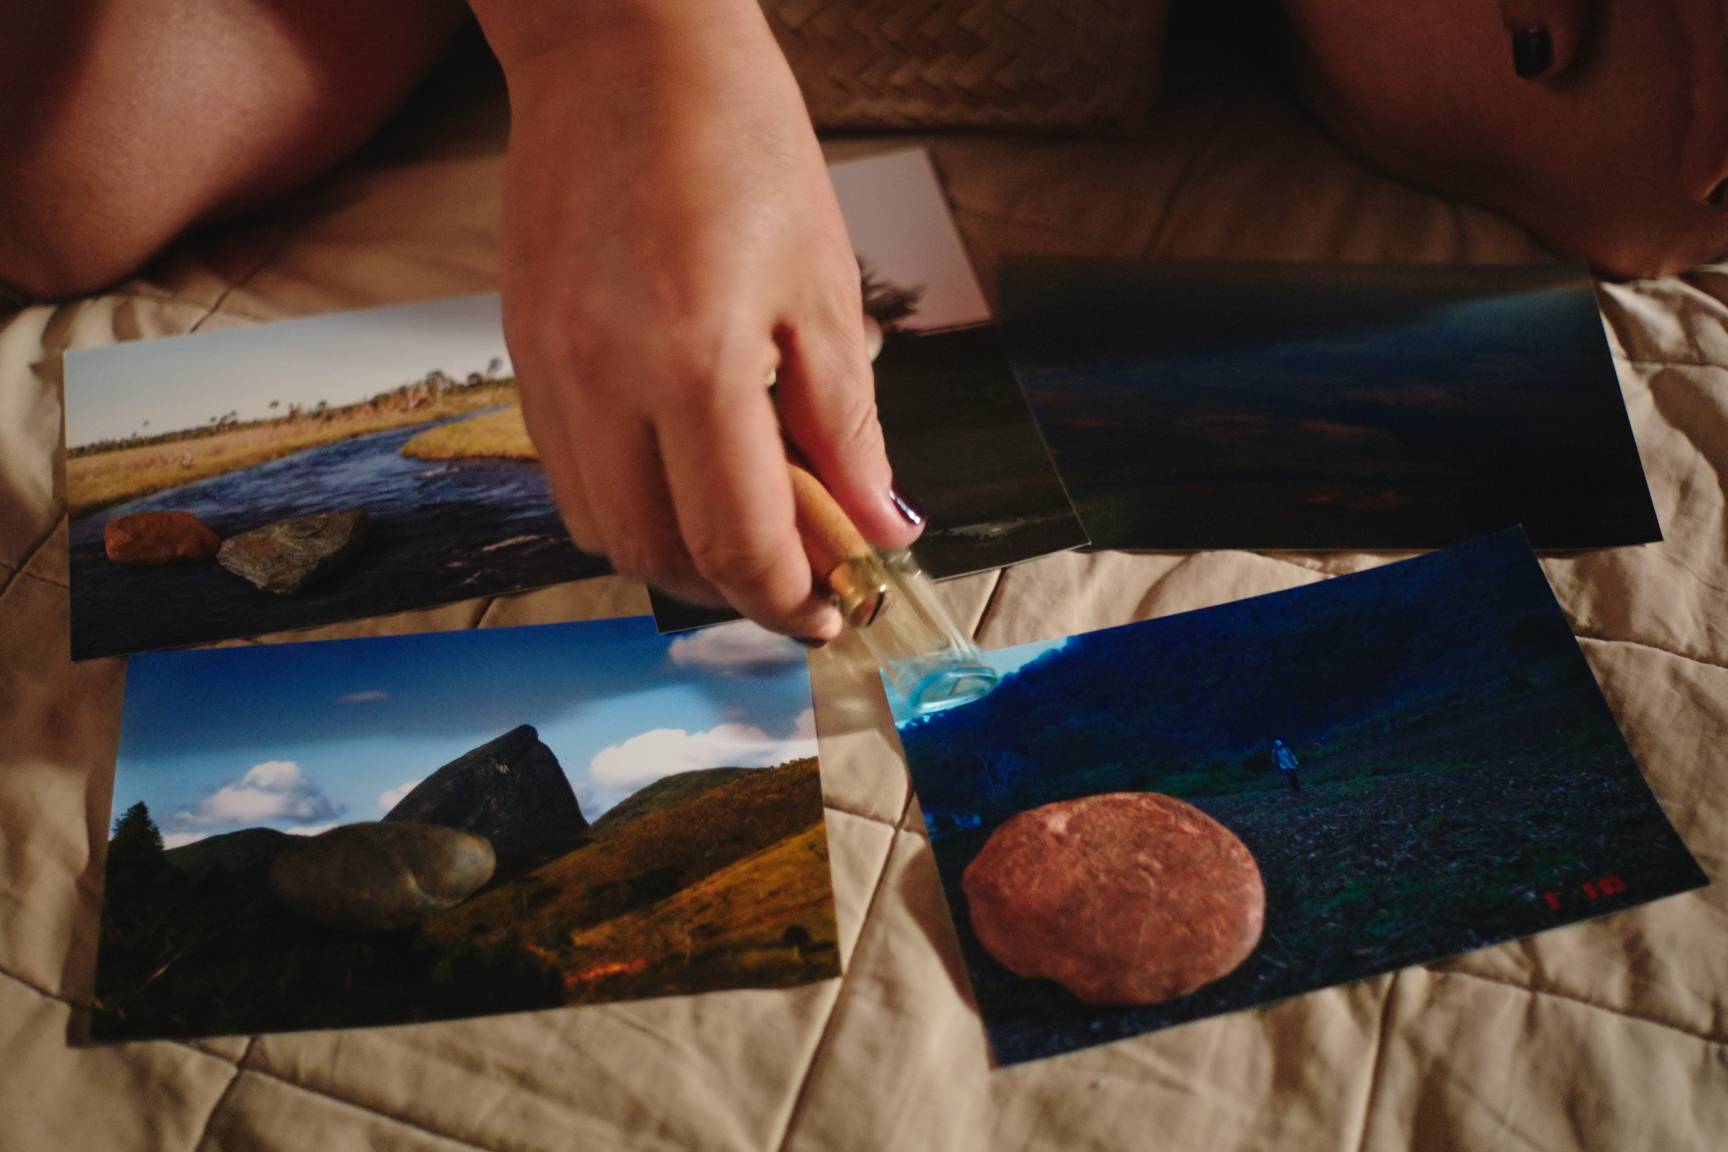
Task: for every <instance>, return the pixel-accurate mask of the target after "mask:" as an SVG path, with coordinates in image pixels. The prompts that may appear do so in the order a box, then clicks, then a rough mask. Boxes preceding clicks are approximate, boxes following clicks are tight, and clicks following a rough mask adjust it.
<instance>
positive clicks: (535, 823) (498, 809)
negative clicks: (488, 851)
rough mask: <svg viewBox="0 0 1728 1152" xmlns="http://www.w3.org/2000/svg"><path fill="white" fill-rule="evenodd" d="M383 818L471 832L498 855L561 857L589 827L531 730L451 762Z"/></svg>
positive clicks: (524, 729) (512, 732)
mask: <svg viewBox="0 0 1728 1152" xmlns="http://www.w3.org/2000/svg"><path fill="white" fill-rule="evenodd" d="M384 819H385V820H387V821H397V820H407V821H412V822H413V823H416V824H440V825H443V826H444V827H446V828H460V829H462V830H463V831H466V832H473V833H476V834H477V835H480V836H484V837H486V838H487V839H488V840H490V841H491V842H492V846H493V847H494V848H496V849H497V850H498V853H499V855H514V854H517V853H538V852H552V851H560V850H563V849H566V848H568V847H570V846H571V845H572V844H573V843H575V842H576V840H577V839H578V838H579V837H580V836H581V835H582V833H583V832H585V831H586V830H587V828H588V821H587V819H586V818H584V817H583V815H582V808H581V806H580V805H579V804H577V802H576V793H575V792H574V791H573V790H572V789H571V787H570V780H569V778H568V777H567V776H565V775H564V768H563V766H562V765H560V764H559V763H558V757H557V756H555V755H553V754H552V749H550V748H548V747H546V745H545V744H543V743H541V741H540V734H539V733H538V732H536V731H535V730H534V727H533V725H531V724H523V725H520V726H519V727H516V728H512V729H511V730H510V731H508V732H506V733H504V735H502V736H500V737H498V738H497V739H496V740H491V741H488V742H487V743H485V744H482V745H480V747H478V748H476V749H474V750H473V751H472V752H466V753H463V754H462V755H461V756H458V757H457V758H456V759H454V760H452V761H450V763H448V764H446V765H444V767H442V768H440V769H438V771H436V772H434V773H432V775H430V776H428V777H426V779H424V780H422V781H420V783H418V784H416V785H415V786H414V788H413V790H412V791H410V792H409V793H408V795H406V796H404V797H403V798H402V800H401V801H400V802H399V803H398V804H397V805H396V807H394V808H392V809H390V811H389V812H388V813H387V814H386V815H385V817H384Z"/></svg>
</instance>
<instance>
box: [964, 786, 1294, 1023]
mask: <svg viewBox="0 0 1728 1152" xmlns="http://www.w3.org/2000/svg"><path fill="white" fill-rule="evenodd" d="M961 886H962V888H963V889H964V891H965V893H966V900H967V903H968V904H969V905H970V906H971V921H972V930H973V931H974V932H975V933H976V934H977V936H978V941H979V943H981V944H983V945H984V947H985V949H986V950H988V951H989V953H990V955H992V956H994V957H995V958H996V959H997V960H999V961H1001V963H1002V965H1003V967H1005V968H1007V969H1008V970H1009V971H1011V972H1014V973H1016V974H1018V975H1021V976H1030V977H1043V978H1046V979H1050V980H1054V981H1056V982H1057V983H1059V984H1061V985H1062V986H1063V987H1065V988H1067V989H1068V990H1069V991H1070V992H1072V993H1074V995H1076V996H1078V997H1079V998H1080V999H1081V1000H1083V1001H1085V1002H1086V1003H1088V1004H1093V1005H1098V1006H1101V1007H1102V1006H1124V1005H1133V1004H1156V1003H1158V1002H1159V1001H1161V1000H1168V999H1170V998H1171V997H1173V996H1182V995H1185V994H1187V993H1189V992H1192V991H1194V990H1195V989H1196V988H1199V987H1201V986H1202V985H1204V984H1210V983H1211V982H1212V981H1214V980H1217V979H1218V978H1219V977H1221V976H1225V975H1227V974H1228V973H1230V972H1231V971H1233V970H1235V968H1236V966H1237V965H1239V964H1241V963H1242V961H1244V960H1246V959H1247V958H1248V954H1249V953H1251V952H1253V951H1254V947H1255V945H1256V944H1258V943H1259V942H1260V930H1261V926H1262V923H1263V921H1264V918H1265V911H1266V893H1265V889H1264V887H1263V886H1262V883H1261V879H1260V869H1259V867H1258V866H1257V865H1256V864H1255V863H1254V857H1253V855H1252V854H1251V853H1250V852H1249V851H1248V848H1247V846H1246V845H1244V844H1243V843H1242V841H1240V840H1238V839H1237V838H1236V836H1235V834H1234V833H1232V832H1231V831H1230V830H1229V829H1228V828H1226V827H1224V826H1223V825H1222V824H1220V823H1218V822H1217V821H1216V820H1214V819H1212V817H1210V816H1208V815H1206V813H1204V812H1202V811H1200V810H1199V809H1198V808H1195V807H1194V806H1193V805H1191V804H1186V803H1184V802H1183V801H1181V800H1177V799H1175V798H1174V797H1171V796H1163V795H1160V794H1158V793H1155V792H1111V793H1106V794H1104V795H1101V796H1086V797H1082V798H1080V799H1077V800H1064V801H1061V802H1059V803H1055V804H1046V805H1044V806H1043V807H1042V808H1034V809H1032V810H1030V811H1027V812H1022V813H1020V814H1019V815H1018V816H1015V817H1013V818H1012V819H1010V820H1008V821H1007V822H1006V823H1004V824H1003V825H1002V826H1001V827H1000V828H997V829H996V831H995V832H993V833H991V835H990V839H989V840H988V841H986V842H985V845H984V847H983V849H982V850H981V851H980V852H979V853H978V855H977V856H976V857H974V858H973V860H972V863H971V864H969V865H967V867H966V871H965V873H964V875H963V876H962V878H961Z"/></svg>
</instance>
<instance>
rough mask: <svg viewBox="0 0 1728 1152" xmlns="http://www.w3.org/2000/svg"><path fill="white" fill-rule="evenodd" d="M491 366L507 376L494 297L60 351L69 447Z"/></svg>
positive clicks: (335, 401)
mask: <svg viewBox="0 0 1728 1152" xmlns="http://www.w3.org/2000/svg"><path fill="white" fill-rule="evenodd" d="M493 359H497V360H499V361H500V364H499V371H500V372H501V373H502V374H504V375H509V374H510V371H511V368H510V354H509V353H508V352H507V351H505V349H504V329H503V322H502V320H501V319H500V315H499V307H498V297H497V296H496V295H487V296H459V297H456V298H454V299H450V300H427V301H423V302H421V303H417V304H398V305H393V306H391V307H388V308H368V309H365V310H363V311H359V312H332V313H330V314H328V315H324V316H306V317H302V318H300V319H296V320H282V321H278V322H275V323H271V324H252V325H248V326H246V327H242V328H227V329H223V330H222V331H219V332H195V333H192V334H190V335H187V336H164V337H161V338H159V339H155V340H132V341H128V342H126V343H123V344H111V345H107V346H105V347H102V348H85V349H80V350H78V351H75V352H68V353H67V354H66V445H67V447H69V448H76V447H78V446H79V445H81V444H92V443H96V442H98V441H102V440H120V439H125V438H126V437H128V436H131V435H132V434H134V433H137V434H138V435H139V436H154V435H157V434H159V433H162V432H174V431H178V430H180V429H183V428H197V427H201V426H203V425H205V424H208V423H209V422H210V417H212V416H217V417H220V416H223V415H225V414H227V413H229V412H237V413H238V414H239V415H238V417H237V419H239V420H241V421H247V420H262V419H265V418H267V417H271V416H285V415H287V413H288V406H289V405H290V404H299V405H302V406H303V407H306V408H311V407H313V406H315V405H316V404H317V403H318V402H319V401H320V400H322V401H324V402H326V403H328V404H329V405H331V406H332V407H341V406H342V405H344V404H354V403H358V402H359V401H361V400H365V399H368V398H369V397H372V396H376V395H377V394H378V393H380V392H388V391H390V390H392V389H394V388H398V387H400V386H401V385H403V384H408V383H411V382H413V381H415V380H421V379H424V378H425V376H426V374H427V373H428V372H431V371H434V370H437V371H441V372H444V373H446V374H447V375H450V376H453V377H455V378H456V379H458V380H460V379H465V378H466V377H467V376H468V374H469V373H470V372H482V373H483V372H485V371H486V369H487V367H488V365H489V364H490V363H491V361H492V360H493ZM272 400H274V401H276V403H277V406H276V407H275V408H272V407H270V402H271V401H272Z"/></svg>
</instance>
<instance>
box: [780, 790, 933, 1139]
mask: <svg viewBox="0 0 1728 1152" xmlns="http://www.w3.org/2000/svg"><path fill="white" fill-rule="evenodd" d="M911 809H912V793H911V790H910V789H908V790H907V793H906V799H905V801H904V802H903V805H902V807H901V810H900V819H901V820H905V819H906V814H907V813H908V812H910V811H911ZM899 833H900V829H898V828H896V829H895V831H894V832H893V833H892V834H890V835H889V837H888V847H887V850H886V851H885V852H883V854H882V864H881V866H880V867H879V868H878V869H877V870H876V884H875V886H874V887H873V888H872V889H871V891H870V901H869V903H867V904H866V905H864V919H863V921H862V922H861V924H860V925H859V929H858V943H856V944H854V945H853V946H852V962H851V963H849V964H847V965H846V971H845V972H844V973H843V974H842V975H841V977H840V988H839V990H838V991H837V992H836V993H835V994H834V1001H833V1003H832V1004H830V1005H829V1006H828V1018H827V1019H826V1020H824V1021H823V1022H822V1033H821V1035H820V1036H818V1037H817V1039H816V1047H815V1048H814V1049H812V1050H811V1052H810V1058H809V1060H808V1061H807V1062H806V1063H805V1065H804V1075H803V1076H802V1077H800V1078H799V1080H798V1090H797V1091H796V1092H795V1093H793V1095H792V1106H791V1108H789V1109H788V1110H787V1113H786V1127H785V1128H783V1129H782V1130H781V1132H780V1139H779V1140H777V1141H775V1142H774V1144H773V1147H774V1148H775V1149H776V1152H786V1148H787V1145H788V1144H789V1142H790V1141H791V1139H792V1133H793V1131H794V1130H796V1128H797V1127H798V1118H799V1116H800V1115H801V1114H802V1113H803V1110H804V1101H805V1098H806V1096H807V1095H808V1093H809V1091H810V1084H811V1081H812V1080H814V1079H815V1076H816V1067H817V1065H819V1064H820V1063H821V1062H822V1055H823V1053H824V1052H826V1051H827V1049H828V1043H829V1041H830V1040H831V1039H832V1038H833V1035H834V1031H835V1029H836V1028H837V1027H838V1023H839V1019H840V1006H841V1005H842V1004H843V1003H845V1001H846V992H847V989H848V988H850V987H851V985H852V978H853V977H854V976H855V975H856V974H857V971H858V963H857V961H858V950H859V947H860V946H861V945H862V944H863V941H864V932H865V931H866V930H867V929H868V928H869V926H870V919H871V916H872V915H873V914H874V913H875V911H876V904H877V901H879V900H880V899H881V896H882V889H883V888H884V887H886V886H887V883H888V868H889V866H890V865H891V864H892V863H893V861H894V842H895V839H896V838H897V837H898V835H899ZM908 835H910V833H908Z"/></svg>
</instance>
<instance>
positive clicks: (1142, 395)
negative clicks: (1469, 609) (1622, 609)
mask: <svg viewBox="0 0 1728 1152" xmlns="http://www.w3.org/2000/svg"><path fill="white" fill-rule="evenodd" d="M1001 288H1002V296H1001V311H1002V317H1001V323H1002V332H1003V337H1004V339H1005V340H1006V342H1007V346H1008V351H1009V355H1010V358H1011V360H1012V362H1013V365H1014V369H1015V371H1016V372H1017V373H1018V374H1019V378H1020V383H1021V385H1022V386H1023V387H1024V388H1025V390H1026V396H1027V399H1028V400H1029V401H1030V402H1031V404H1032V408H1033V410H1034V412H1035V413H1036V415H1037V420H1038V425H1039V427H1040V428H1042V429H1043V432H1044V437H1045V441H1046V443H1047V444H1048V445H1049V448H1050V452H1051V455H1052V456H1053V457H1054V458H1055V460H1056V466H1057V469H1058V471H1060V473H1061V475H1062V479H1063V481H1064V482H1065V483H1066V484H1067V486H1068V494H1069V496H1070V497H1071V498H1072V500H1073V502H1074V508H1075V510H1076V511H1077V512H1078V513H1079V515H1080V519H1081V521H1082V522H1083V523H1084V524H1085V527H1086V532H1087V534H1088V536H1090V538H1091V542H1092V546H1093V547H1095V548H1126V549H1145V550H1154V551H1184V550H1198V549H1213V548H1244V549H1268V550H1269V549H1289V550H1301V551H1313V550H1338V549H1363V550H1373V551H1386V550H1400V551H1401V550H1407V549H1426V548H1442V547H1446V546H1447V545H1451V544H1458V543H1462V542H1464V541H1465V540H1470V539H1474V538H1476V537H1478V536H1483V535H1486V534H1488V533H1491V532H1497V531H1499V530H1501V529H1503V528H1510V527H1512V526H1513V525H1521V526H1522V527H1523V528H1524V531H1525V532H1526V533H1527V534H1528V535H1529V538H1530V542H1531V544H1532V545H1533V546H1534V547H1536V548H1538V549H1543V550H1565V549H1576V548H1606V547H1618V546H1622V545H1628V544H1643V543H1648V542H1651V541H1656V540H1660V539H1661V538H1662V530H1661V526H1660V525H1659V524H1658V522H1657V519H1656V513H1655V510H1654V508H1653V506H1652V505H1651V502H1650V493H1649V488H1648V486H1647V485H1646V483H1645V479H1644V470H1643V465H1642V464H1641V462H1640V460H1639V455H1638V445H1637V443H1636V442H1635V441H1634V439H1633V436H1632V430H1631V425H1630V423H1629V421H1628V419H1627V415H1626V406H1625V402H1624V400H1623V399H1622V397H1621V393H1620V385H1619V380H1618V377H1617V376H1616V374H1615V370H1614V362H1613V359H1612V357H1611V355H1610V352H1609V348H1608V341H1607V336H1606V334H1605V333H1604V330H1603V323H1602V318H1601V315H1600V313H1599V312H1598V310H1597V306H1596V295H1595V285H1594V283H1593V281H1592V280H1591V278H1590V274H1589V270H1588V269H1587V268H1585V266H1584V265H1582V264H1568V263H1553V264H1543V265H1529V266H1525V265H1507V266H1462V267H1460V266H1442V265H1428V264H1423V265H1415V264H1411V265H1373V264H1302V263H1261V262H1248V261H1223V260H1213V261H1145V260H1117V259H1102V258H1099V259H1093V258H1071V259H1069V258H1046V257H1015V258H1012V259H1010V260H1009V261H1007V262H1006V263H1005V264H1004V268H1003V273H1002V283H1001Z"/></svg>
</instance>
